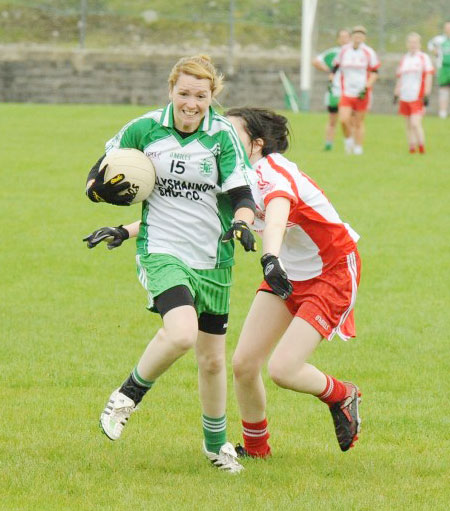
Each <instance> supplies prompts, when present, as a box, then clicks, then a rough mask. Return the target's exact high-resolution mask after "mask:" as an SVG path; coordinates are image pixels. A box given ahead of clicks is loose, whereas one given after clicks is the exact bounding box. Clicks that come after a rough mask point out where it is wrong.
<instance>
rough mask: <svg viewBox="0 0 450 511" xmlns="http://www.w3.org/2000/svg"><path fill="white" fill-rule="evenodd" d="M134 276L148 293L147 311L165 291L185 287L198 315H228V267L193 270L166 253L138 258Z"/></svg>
mask: <svg viewBox="0 0 450 511" xmlns="http://www.w3.org/2000/svg"><path fill="white" fill-rule="evenodd" d="M136 261H137V274H138V278H139V281H140V283H141V284H142V286H143V287H144V288H145V289H146V291H147V293H148V309H150V310H152V311H153V312H157V311H156V309H155V308H154V299H155V298H156V297H157V296H159V295H160V294H161V293H163V292H164V291H167V290H168V289H171V288H173V287H175V286H180V285H184V286H186V287H187V288H188V289H189V291H190V292H191V294H192V296H193V298H194V303H195V308H196V309H197V314H198V315H200V314H201V313H202V312H208V313H209V314H227V313H228V312H229V308H230V289H231V272H232V270H231V267H228V268H217V269H212V270H194V269H192V268H190V267H189V266H187V265H186V264H185V263H183V261H181V260H180V259H178V258H177V257H174V256H171V255H169V254H145V255H138V256H137V257H136Z"/></svg>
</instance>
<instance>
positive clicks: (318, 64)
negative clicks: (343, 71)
mask: <svg viewBox="0 0 450 511" xmlns="http://www.w3.org/2000/svg"><path fill="white" fill-rule="evenodd" d="M312 65H313V66H314V67H315V68H316V69H319V71H324V72H325V73H329V72H330V68H329V67H328V66H327V65H326V64H325V62H323V61H322V60H320V59H319V57H316V58H315V59H314V60H313V61H312Z"/></svg>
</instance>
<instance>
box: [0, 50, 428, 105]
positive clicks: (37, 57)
mask: <svg viewBox="0 0 450 511" xmlns="http://www.w3.org/2000/svg"><path fill="white" fill-rule="evenodd" d="M189 53H190V52H189ZM181 56H183V54H173V53H169V52H166V53H164V52H163V51H161V50H159V51H158V53H156V52H152V51H151V50H148V51H123V50H122V51H114V50H110V51H93V50H83V51H82V50H77V49H75V50H61V49H54V48H46V47H21V46H13V45H5V46H0V101H2V102H36V103H131V104H142V105H161V104H164V103H166V101H167V77H168V74H169V71H170V69H171V68H172V66H173V64H174V63H175V62H176V60H177V59H178V58H179V57H181ZM213 58H214V62H215V63H216V65H217V67H218V68H219V69H221V70H222V71H223V72H225V71H226V68H227V62H226V57H225V56H220V55H217V56H214V55H213ZM398 60H399V56H398V55H397V56H396V55H389V56H385V57H383V58H382V67H381V68H380V77H379V81H378V82H377V84H376V86H375V91H374V103H373V111H374V112H379V113H394V112H395V108H394V106H393V105H392V91H393V87H394V80H395V67H396V64H397V62H398ZM280 70H284V72H285V73H286V74H287V76H288V77H289V78H290V79H291V80H292V82H293V83H294V86H295V87H296V88H297V89H298V83H299V78H298V76H299V61H298V59H297V56H296V55H295V54H292V53H291V54H285V55H277V56H276V57H273V56H267V55H264V54H259V55H256V54H254V53H253V52H246V54H244V55H238V56H237V58H236V59H235V73H234V75H232V76H230V75H228V76H227V77H226V78H227V80H226V88H225V90H224V91H223V92H222V94H221V95H220V96H219V101H220V102H221V104H222V105H224V106H226V107H230V106H238V105H250V106H268V107H272V108H284V107H285V103H284V92H283V89H282V85H281V81H280V78H279V75H278V73H279V71H280ZM326 80H327V77H326V76H325V74H324V73H320V72H318V71H315V73H314V86H313V90H312V95H311V110H317V111H320V110H323V108H324V107H323V95H324V91H325V88H326ZM436 93H437V87H435V90H434V94H433V100H432V102H431V107H430V109H429V110H430V111H431V113H434V112H435V111H436V107H437V99H436V97H434V96H436Z"/></svg>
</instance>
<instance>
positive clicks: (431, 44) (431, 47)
mask: <svg viewBox="0 0 450 511" xmlns="http://www.w3.org/2000/svg"><path fill="white" fill-rule="evenodd" d="M427 47H428V51H431V52H432V53H433V55H434V56H435V57H437V56H438V53H439V52H438V47H437V44H436V41H435V38H434V37H433V39H431V40H430V41H428V45H427Z"/></svg>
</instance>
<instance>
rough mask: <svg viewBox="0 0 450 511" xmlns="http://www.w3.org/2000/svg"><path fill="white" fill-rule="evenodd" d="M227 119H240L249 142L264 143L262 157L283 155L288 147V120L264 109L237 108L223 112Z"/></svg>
mask: <svg viewBox="0 0 450 511" xmlns="http://www.w3.org/2000/svg"><path fill="white" fill-rule="evenodd" d="M225 115H226V116H227V117H240V118H241V119H243V120H244V121H245V131H246V132H247V134H248V136H249V137H250V140H251V141H254V140H256V139H257V138H261V139H262V140H263V141H264V147H263V148H262V155H263V156H267V155H268V154H270V153H284V152H285V151H286V150H287V148H288V147H289V137H290V136H291V134H290V132H289V128H288V120H287V119H286V117H284V116H283V115H279V114H276V113H275V112H274V111H272V110H266V109H265V108H250V107H239V108H231V109H230V110H228V111H227V112H225Z"/></svg>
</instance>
